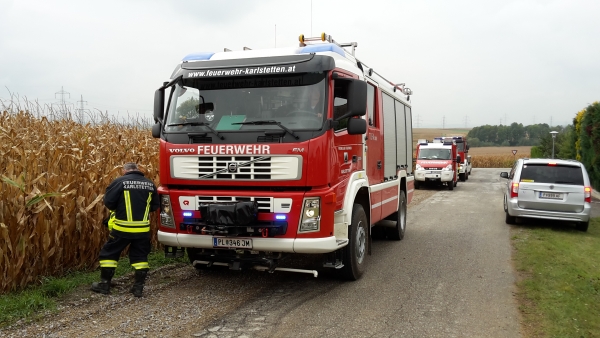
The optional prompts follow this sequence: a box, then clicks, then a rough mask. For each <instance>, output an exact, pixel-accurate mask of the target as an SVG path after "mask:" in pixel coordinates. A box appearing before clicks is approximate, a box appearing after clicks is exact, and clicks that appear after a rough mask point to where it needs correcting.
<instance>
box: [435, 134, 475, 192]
mask: <svg viewBox="0 0 600 338" xmlns="http://www.w3.org/2000/svg"><path fill="white" fill-rule="evenodd" d="M435 139H436V140H437V139H439V140H442V142H443V141H445V140H453V141H454V142H456V151H457V152H458V155H460V158H461V159H462V162H461V163H459V166H458V178H459V179H460V180H461V182H464V181H466V180H468V179H469V175H470V174H471V162H470V161H469V160H470V159H469V157H468V155H469V144H468V143H467V138H466V137H464V136H445V137H436V138H435Z"/></svg>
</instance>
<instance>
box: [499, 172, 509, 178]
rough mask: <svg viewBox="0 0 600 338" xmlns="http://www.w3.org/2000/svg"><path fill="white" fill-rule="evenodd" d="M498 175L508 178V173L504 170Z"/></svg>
mask: <svg viewBox="0 0 600 338" xmlns="http://www.w3.org/2000/svg"><path fill="white" fill-rule="evenodd" d="M500 177H502V178H508V173H507V172H506V171H503V172H501V173H500Z"/></svg>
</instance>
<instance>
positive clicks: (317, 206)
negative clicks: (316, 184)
mask: <svg viewBox="0 0 600 338" xmlns="http://www.w3.org/2000/svg"><path fill="white" fill-rule="evenodd" d="M320 223H321V199H320V198H319V197H311V198H305V199H304V203H303V207H302V220H301V222H300V228H299V229H298V232H308V231H318V230H319V227H320Z"/></svg>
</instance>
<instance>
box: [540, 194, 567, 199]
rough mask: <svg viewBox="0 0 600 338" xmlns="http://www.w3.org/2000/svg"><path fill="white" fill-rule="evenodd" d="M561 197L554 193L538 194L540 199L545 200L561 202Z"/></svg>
mask: <svg viewBox="0 0 600 338" xmlns="http://www.w3.org/2000/svg"><path fill="white" fill-rule="evenodd" d="M562 197H563V195H562V194H560V193H555V192H540V198H547V199H552V200H561V199H562Z"/></svg>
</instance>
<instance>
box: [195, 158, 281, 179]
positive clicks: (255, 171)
mask: <svg viewBox="0 0 600 338" xmlns="http://www.w3.org/2000/svg"><path fill="white" fill-rule="evenodd" d="M253 161H256V162H253ZM248 162H252V163H249V164H246V163H248ZM233 164H235V168H233V167H232V165H233ZM244 164H246V165H244ZM198 165H199V168H198V175H199V177H200V178H204V179H239V180H253V179H254V180H269V179H271V158H270V157H265V156H214V157H212V156H211V157H199V158H198ZM217 171H219V173H218V174H214V173H215V172H217ZM205 175H210V176H205ZM203 176H205V177H203Z"/></svg>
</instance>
